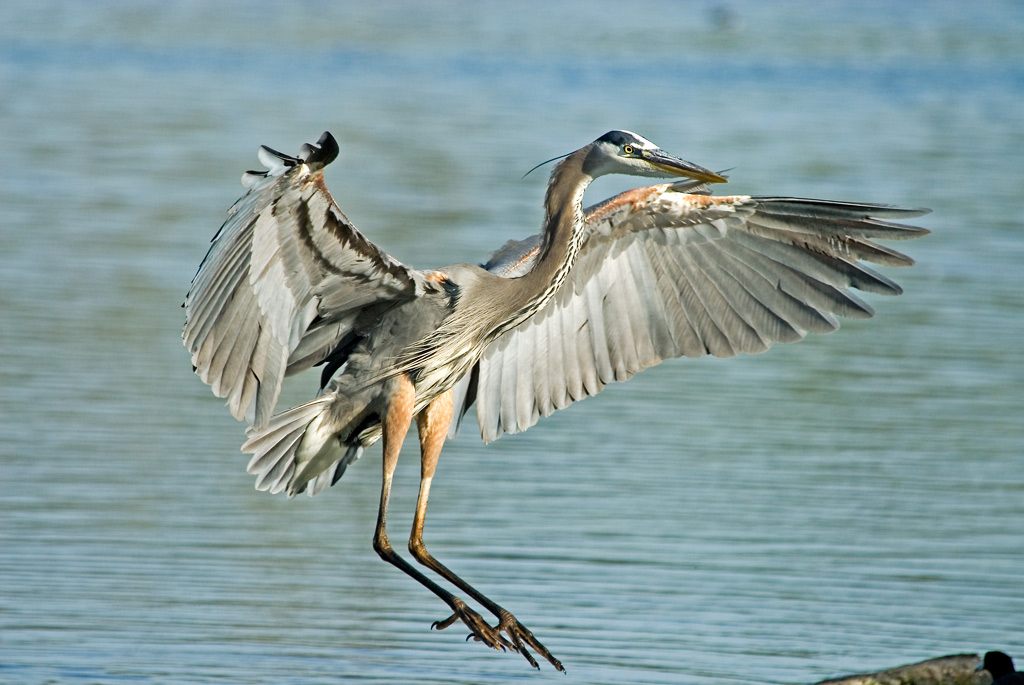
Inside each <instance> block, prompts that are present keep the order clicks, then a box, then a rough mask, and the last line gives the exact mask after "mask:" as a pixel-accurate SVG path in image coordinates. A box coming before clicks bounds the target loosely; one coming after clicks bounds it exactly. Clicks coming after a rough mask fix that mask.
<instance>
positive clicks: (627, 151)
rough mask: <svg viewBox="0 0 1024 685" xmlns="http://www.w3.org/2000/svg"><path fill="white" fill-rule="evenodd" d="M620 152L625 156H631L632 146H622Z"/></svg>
mask: <svg viewBox="0 0 1024 685" xmlns="http://www.w3.org/2000/svg"><path fill="white" fill-rule="evenodd" d="M622 151H623V152H625V153H626V154H627V155H631V154H633V146H632V145H623V146H622Z"/></svg>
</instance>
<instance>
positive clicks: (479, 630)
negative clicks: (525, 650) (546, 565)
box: [430, 599, 515, 652]
mask: <svg viewBox="0 0 1024 685" xmlns="http://www.w3.org/2000/svg"><path fill="white" fill-rule="evenodd" d="M452 609H453V610H454V613H453V614H452V615H451V616H449V617H448V618H446V619H444V620H442V621H434V622H433V623H432V624H431V625H430V627H431V628H436V629H437V630H444V629H445V628H447V627H449V626H450V625H452V624H453V623H455V621H456V620H461V621H462V622H463V623H464V624H466V626H467V627H468V628H469V630H470V631H471V632H470V634H469V636H468V637H467V638H466V639H467V640H469V638H473V639H474V640H476V641H477V642H483V643H484V644H485V645H487V646H488V647H490V648H491V649H500V650H501V651H503V652H504V651H505V650H506V649H512V650H514V649H515V646H514V645H513V644H512V643H511V642H509V641H508V640H506V639H505V638H504V637H503V636H502V634H501V633H500V632H499V631H498V630H497V629H496V628H492V627H491V626H490V625H489V624H488V623H487V621H485V620H484V619H483V617H481V616H480V614H478V613H476V612H475V611H473V610H472V609H470V608H469V607H468V606H466V603H465V602H463V601H462V600H460V599H455V603H454V606H453V607H452Z"/></svg>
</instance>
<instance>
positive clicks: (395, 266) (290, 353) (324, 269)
mask: <svg viewBox="0 0 1024 685" xmlns="http://www.w3.org/2000/svg"><path fill="white" fill-rule="evenodd" d="M337 154H338V144H337V142H336V141H335V140H334V138H333V137H332V136H331V135H330V134H329V133H324V135H323V136H321V138H320V140H319V141H318V144H317V145H310V144H307V145H304V146H303V148H302V152H301V153H300V154H299V156H298V157H290V156H288V155H284V154H282V153H280V152H276V151H274V150H271V149H270V148H267V147H262V148H260V151H259V158H260V161H261V162H262V163H263V164H264V165H266V166H267V167H268V168H269V170H268V171H258V172H257V171H250V172H248V173H246V174H245V175H244V176H243V177H242V183H243V185H245V186H246V187H247V188H248V189H249V190H248V192H247V193H246V194H245V195H244V196H243V197H242V198H241V199H239V200H238V202H236V203H235V204H234V206H233V207H232V208H231V209H230V210H229V212H228V218H227V220H226V221H225V222H224V225H223V226H222V227H221V229H220V230H219V231H218V232H217V234H216V235H215V236H214V238H213V244H212V245H211V247H210V250H209V252H208V253H207V255H206V258H205V259H204V260H203V263H202V265H201V266H200V267H199V271H198V273H196V276H195V278H194V279H193V281H192V288H191V290H190V291H189V293H188V297H187V298H186V300H185V305H184V306H185V315H186V321H185V329H184V333H183V338H184V341H185V347H187V348H188V350H189V352H190V353H191V354H192V364H193V366H195V369H196V373H197V374H199V377H200V378H202V380H203V381H204V382H205V383H207V384H209V385H210V387H211V389H212V390H213V392H214V394H215V395H217V396H218V397H226V398H227V402H228V406H229V407H230V409H231V413H232V414H233V415H234V416H235V417H236V418H238V419H242V418H246V419H247V420H248V421H249V422H250V423H251V424H253V425H255V426H257V427H258V426H263V425H265V424H266V423H267V421H268V420H269V418H270V416H271V414H272V413H273V410H274V405H275V404H276V403H277V398H278V395H279V393H280V390H281V383H282V380H283V379H284V377H285V376H286V375H288V374H292V373H297V372H299V371H302V370H304V369H307V368H309V367H311V366H313V365H314V364H317V363H320V362H322V361H324V360H325V359H327V358H328V357H329V356H330V355H331V353H332V351H334V350H337V349H339V347H342V348H343V347H344V345H345V342H346V339H347V338H348V337H351V336H352V335H354V334H353V324H354V322H355V320H356V318H357V316H358V315H359V313H360V312H361V311H362V310H363V309H364V308H366V307H368V306H370V305H375V304H379V303H381V302H383V301H396V302H397V301H402V300H403V299H407V298H413V297H415V296H416V294H417V292H418V291H419V290H420V289H421V285H422V275H421V274H420V273H419V272H417V271H414V270H413V269H410V268H408V267H406V266H405V265H403V264H401V263H400V262H398V261H396V260H395V259H393V258H391V257H390V256H388V255H387V254H386V253H385V252H383V251H382V250H380V249H379V248H378V247H377V246H376V245H374V244H373V243H371V242H370V241H369V240H367V239H366V238H365V237H364V236H363V235H362V234H361V233H360V232H359V231H358V230H356V228H355V226H353V225H352V223H351V222H350V221H349V220H348V218H346V217H345V215H344V214H343V213H342V212H341V210H340V209H339V208H338V206H337V205H336V204H335V202H334V199H333V198H332V197H331V195H330V193H329V192H328V191H327V188H326V187H325V185H324V179H323V168H324V167H325V166H327V165H328V164H330V163H331V162H332V161H333V160H334V159H335V157H337Z"/></svg>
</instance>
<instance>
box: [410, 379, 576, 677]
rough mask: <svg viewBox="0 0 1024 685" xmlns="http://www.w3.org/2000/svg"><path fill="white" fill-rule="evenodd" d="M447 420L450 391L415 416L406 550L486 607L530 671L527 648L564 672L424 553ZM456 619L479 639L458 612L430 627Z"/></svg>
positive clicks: (519, 627) (526, 634) (518, 626)
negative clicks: (414, 491) (416, 459)
mask: <svg viewBox="0 0 1024 685" xmlns="http://www.w3.org/2000/svg"><path fill="white" fill-rule="evenodd" d="M451 420H452V393H451V391H450V390H449V391H448V392H446V393H445V394H443V395H441V396H440V397H438V398H437V399H435V400H434V401H433V402H431V403H430V404H429V405H428V406H427V407H426V408H424V409H423V411H421V412H420V415H419V416H418V417H417V425H418V427H419V433H420V458H421V462H420V494H419V499H417V500H416V517H415V518H414V519H413V524H412V534H411V535H410V536H409V551H410V552H411V553H412V555H413V556H414V557H416V559H417V561H419V562H420V563H421V564H423V565H424V566H426V567H428V568H430V569H431V570H432V571H434V572H435V573H437V574H438V575H440V576H441V577H443V578H444V579H445V580H447V581H448V582H450V583H452V584H453V585H455V586H456V587H458V588H459V589H461V590H462V591H463V592H465V593H467V594H468V595H469V596H470V597H472V598H473V599H475V600H476V601H478V602H480V604H482V605H483V606H484V607H486V608H487V610H488V611H490V612H491V613H493V614H494V615H495V616H497V617H498V625H497V626H496V627H495V629H496V630H497V632H498V637H499V638H500V639H501V640H502V642H503V643H504V644H505V645H507V646H509V647H512V648H513V649H515V650H516V651H517V652H519V653H520V654H522V655H523V656H524V657H526V660H527V661H529V662H530V664H531V665H532V666H533V667H534V668H540V666H538V665H537V661H536V659H534V658H533V656H532V655H531V654H530V652H529V651H528V650H527V649H526V646H527V645H529V646H530V647H532V648H533V649H534V650H536V651H537V652H538V653H539V654H540V655H541V656H543V657H544V658H545V659H547V660H548V661H549V662H551V665H552V666H554V667H555V668H557V669H558V670H559V671H562V672H563V673H564V672H565V668H563V667H562V662H561V661H559V660H558V659H556V658H555V657H554V656H552V654H551V652H549V651H548V650H547V648H546V647H545V646H544V645H542V644H541V643H540V642H539V641H538V640H537V638H535V637H534V636H533V633H531V632H530V631H529V630H528V629H527V628H526V626H524V625H523V624H522V623H520V622H519V621H518V620H516V617H515V616H513V615H512V614H511V613H509V612H508V611H506V610H505V609H503V608H502V607H500V606H498V605H497V604H495V603H494V602H493V601H491V600H490V599H488V598H487V597H486V596H485V595H483V594H482V593H480V592H479V591H478V590H476V589H475V588H474V587H473V586H472V585H470V584H469V583H467V582H466V581H464V580H463V579H462V578H460V577H459V576H457V575H455V573H454V572H452V571H451V570H449V569H448V567H447V566H445V565H444V564H442V563H441V562H439V561H438V560H437V559H435V558H434V557H433V556H432V555H431V554H430V552H428V551H427V547H426V545H425V544H424V542H423V523H424V520H425V519H426V516H427V498H428V497H429V496H430V483H431V481H432V480H433V478H434V471H435V469H436V468H437V461H438V458H439V457H440V456H441V447H442V446H443V445H444V440H445V436H446V435H447V434H448V426H449V424H451ZM458 619H462V621H463V623H466V624H467V625H469V627H470V629H471V630H473V633H474V636H475V637H477V639H480V637H479V634H478V631H477V629H476V628H475V627H474V624H473V623H471V622H470V621H467V620H466V617H465V616H463V615H461V614H460V612H459V611H458V610H456V611H455V612H454V613H453V614H452V615H451V616H449V617H448V618H446V619H445V620H443V621H438V622H436V623H434V627H435V628H437V629H439V630H441V629H444V628H447V627H448V626H450V625H452V624H453V623H454V622H455V621H456V620H458ZM502 631H504V632H505V634H506V635H508V636H509V639H510V640H511V644H510V643H509V642H508V641H507V640H505V638H503V637H501V632H502Z"/></svg>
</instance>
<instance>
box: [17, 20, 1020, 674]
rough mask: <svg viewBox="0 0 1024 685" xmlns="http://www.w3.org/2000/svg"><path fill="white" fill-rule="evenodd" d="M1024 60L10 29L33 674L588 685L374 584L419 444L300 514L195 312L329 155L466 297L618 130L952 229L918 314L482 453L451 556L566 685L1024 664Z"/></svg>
mask: <svg viewBox="0 0 1024 685" xmlns="http://www.w3.org/2000/svg"><path fill="white" fill-rule="evenodd" d="M1022 35H1024V8H1022V6H1021V5H1020V4H1019V3H1014V2H1009V1H1007V2H991V3H976V4H974V5H971V6H970V8H965V7H964V6H963V5H962V3H953V2H937V1H936V2H922V3H915V4H910V3H907V4H905V5H900V6H899V7H890V6H889V4H888V3H881V2H878V3H873V2H869V3H843V2H838V1H835V2H832V1H828V2H814V3H811V2H806V3H800V2H787V3H763V4H762V3H755V2H742V1H736V2H729V3H717V4H716V3H696V2H694V3H681V2H680V3H654V2H638V3H628V4H627V3H617V2H616V3H612V2H606V3H599V2H598V3H595V2H586V3H584V2H572V3H560V4H554V3H546V2H543V3H542V2H537V3H530V4H522V3H516V4H511V3H509V4H504V3H496V2H483V3H458V2H451V3H442V4H439V5H427V4H425V3H424V4H419V3H393V4H388V3H384V4H374V5H372V7H371V5H369V4H367V5H366V6H365V7H364V6H362V5H360V6H358V7H353V6H349V3H326V2H324V3H318V2H306V3H275V2H256V3H216V4H214V3H201V2H197V1H196V2H176V3H156V2H138V1H135V0H132V1H131V2H129V1H128V0H124V1H122V2H118V1H114V0H109V1H100V2H94V3H88V4H72V3H58V2H53V3H46V2H33V3H4V4H3V5H2V6H0V93H2V96H0V151H2V155H3V156H2V160H3V163H4V173H3V182H2V183H0V212H2V213H0V240H2V245H3V250H2V255H3V256H2V258H0V464H2V474H0V476H2V477H0V516H2V518H0V550H2V551H0V681H4V682H12V683H22V682H24V683H41V682H82V683H110V682H121V681H128V682H136V681H139V682H159V683H167V682H214V681H217V682H250V683H282V682H295V683H299V682H301V683H313V682H328V681H334V680H337V679H338V678H339V677H343V678H347V679H353V680H363V681H368V682H382V683H383V682H444V683H451V682H465V683H477V682H505V681H522V680H525V679H528V678H547V679H550V678H554V677H556V676H555V675H554V674H553V672H552V671H551V670H550V669H549V668H547V666H546V665H545V666H544V669H545V670H544V673H543V674H541V675H537V674H533V673H531V671H530V669H529V668H528V667H527V665H526V664H525V662H523V661H522V660H521V659H520V658H519V657H518V656H515V655H504V656H503V655H499V654H494V653H491V652H490V651H488V650H486V649H484V648H483V647H481V646H479V645H474V644H465V643H464V642H463V639H462V638H463V632H462V631H461V630H459V629H452V630H449V631H447V632H436V631H435V632H432V631H430V630H428V627H429V625H430V622H431V621H433V620H435V619H439V618H441V617H442V616H443V615H444V613H445V612H444V611H443V609H445V607H444V606H443V605H442V604H441V603H440V602H438V601H436V600H435V599H434V598H433V597H432V596H431V595H430V594H429V593H427V592H426V591H424V590H423V589H422V588H420V587H419V586H418V585H416V584H415V583H413V582H412V581H410V580H408V579H407V578H405V577H404V576H402V575H401V574H400V573H399V572H398V571H396V570H394V569H391V568H390V567H387V566H386V565H384V564H383V563H381V562H380V561H379V560H377V558H376V556H375V555H374V553H373V552H372V550H371V549H370V536H371V533H372V528H373V522H374V516H375V510H376V499H377V491H378V487H379V485H378V482H379V468H380V467H379V455H378V452H377V451H376V450H375V451H371V453H370V454H369V455H367V457H366V458H364V460H363V462H361V463H360V464H358V465H357V466H356V467H354V468H352V469H350V471H349V472H348V473H347V474H346V476H345V478H344V480H343V481H342V482H341V483H339V485H338V486H336V487H335V488H334V489H333V490H331V491H330V492H328V493H325V494H324V495H323V496H320V497H317V498H315V499H309V498H304V497H303V498H297V499H295V500H292V501H288V500H286V499H284V498H280V497H271V496H268V495H266V494H264V493H257V492H255V491H254V490H253V488H252V478H251V477H250V476H248V475H247V474H246V473H245V468H244V466H245V460H246V458H245V457H244V456H243V455H241V454H240V453H239V452H238V445H239V444H240V441H241V439H242V437H243V435H242V431H241V428H240V427H239V426H238V425H237V424H236V423H235V422H234V421H233V420H232V419H231V418H230V417H229V415H228V413H227V411H226V410H225V409H224V408H223V407H222V406H221V403H220V401H218V400H216V399H214V398H213V397H212V396H210V394H209V392H208V391H207V389H206V388H205V387H204V386H203V385H202V384H201V383H200V382H199V381H198V380H197V379H196V378H195V377H194V376H193V375H192V373H191V369H190V366H189V363H188V357H187V355H186V353H185V351H184V349H183V348H182V347H181V344H180V328H181V323H182V311H181V309H180V307H179V305H180V303H181V301H182V299H183V297H184V294H185V291H186V290H187V288H188V283H189V280H190V278H191V276H192V274H193V273H194V270H195V268H196V266H197V265H198V263H199V260H200V259H201V258H202V256H203V254H204V253H205V250H206V244H207V241H208V240H209V238H210V237H211V236H212V235H213V233H214V231H215V230H216V228H217V226H218V225H219V224H220V222H221V220H222V217H223V216H224V211H225V210H226V209H227V207H228V206H229V205H230V204H231V202H232V201H233V200H234V199H235V198H236V197H237V196H238V195H239V194H240V193H241V190H242V189H241V186H240V185H239V183H238V177H239V176H240V174H241V172H242V171H244V170H245V169H246V168H251V167H254V166H257V161H256V159H255V154H254V153H255V149H256V146H257V145H259V144H261V143H265V144H269V145H271V146H273V147H276V148H279V149H283V150H286V151H295V150H297V149H298V146H299V145H300V144H301V143H302V142H305V141H307V140H315V139H316V137H317V136H318V135H319V134H320V132H321V131H322V130H324V129H330V130H331V131H332V132H334V133H335V135H336V136H337V137H338V138H339V140H341V142H342V145H343V151H342V157H341V158H340V159H339V161H338V162H337V163H336V164H335V165H334V166H332V167H331V168H330V169H329V170H328V174H327V175H328V183H329V185H330V186H331V188H332V190H333V191H334V194H335V196H336V198H337V200H338V201H339V203H340V204H341V205H342V207H343V208H344V209H345V210H346V212H347V213H348V214H349V216H350V217H351V218H352V219H353V220H354V221H355V222H356V224H357V225H359V226H360V227H361V228H362V229H363V230H364V231H365V232H366V233H368V234H369V235H370V236H371V237H372V238H373V239H374V240H376V241H377V242H378V243H379V244H380V245H382V246H384V247H385V248H386V249H388V250H389V251H390V252H391V253H392V254H394V255H395V256H397V257H398V258H400V259H403V260H405V261H409V262H411V263H413V264H414V265H416V266H423V267H428V266H433V265H440V264H444V263H448V262H451V261H456V260H467V261H480V260H482V259H483V258H484V257H485V256H486V254H487V253H488V252H489V251H490V250H491V249H493V248H495V247H497V246H498V245H499V244H501V243H502V242H503V241H504V240H505V239H506V238H507V237H511V236H524V235H527V234H530V233H533V232H535V230H536V227H537V226H538V224H539V222H540V202H541V198H542V194H543V184H544V177H543V174H539V175H538V174H534V175H531V176H530V177H528V178H527V179H526V180H520V176H521V175H522V173H523V172H524V171H525V170H526V169H529V168H530V167H531V166H533V165H534V164H535V163H536V162H538V161H540V160H543V159H547V158H549V157H551V156H553V155H555V154H560V153H562V152H565V151H568V150H571V149H574V148H575V147H578V146H580V145H582V144H584V143H586V142H587V141H589V140H591V139H593V138H594V137H596V136H597V135H600V134H601V133H603V132H604V131H606V130H608V129H610V128H616V127H622V128H629V129H632V130H636V131H638V132H640V133H642V134H644V135H647V136H649V137H651V138H652V139H654V140H656V141H657V142H659V143H660V144H661V145H663V146H664V147H665V148H666V149H668V150H670V151H673V152H677V153H679V154H680V155H682V156H683V157H685V158H687V159H691V160H693V161H695V162H697V163H698V164H702V165H704V166H708V167H711V168H719V169H720V168H733V167H734V169H733V170H732V171H731V172H730V176H731V178H732V180H733V183H732V184H731V185H733V186H735V188H736V192H749V193H755V194H791V195H801V196H810V197H831V198H837V199H838V198H842V199H851V200H867V201H877V202H891V203H901V204H911V205H924V206H929V207H932V208H933V209H934V210H935V213H934V214H932V215H930V216H928V217H926V218H924V219H922V220H920V223H921V224H922V225H926V226H927V227H929V228H931V229H932V230H933V231H934V234H933V235H932V236H930V237H928V238H927V239H924V240H920V241H916V242H914V243H908V244H906V245H902V246H901V248H905V249H906V250H907V251H908V252H909V253H911V254H912V255H913V256H914V257H915V258H917V259H918V261H919V264H918V266H916V267H915V268H913V269H911V270H905V271H899V272H896V273H893V271H892V270H890V271H889V272H888V274H889V275H890V276H893V277H895V278H897V279H898V280H899V281H900V282H901V283H902V284H903V285H904V286H905V288H906V294H905V295H904V296H902V297H900V298H896V299H884V298H873V299H872V300H871V301H872V304H874V305H875V306H876V308H877V309H878V315H877V317H876V318H875V319H874V320H871V321H866V322H860V321H858V322H847V323H846V324H845V325H844V327H843V329H842V330H841V331H840V332H839V333H837V334H834V335H830V336H826V337H819V338H815V339H808V340H806V341H804V342H801V343H799V344H797V345H792V346H785V347H779V348H776V349H773V350H772V351H770V352H769V353H767V354H764V355H759V356H756V357H749V358H743V359H732V360H727V361H714V360H703V361H696V362H694V361H683V362H675V363H666V364H664V365H662V366H660V367H658V368H657V369H655V370H652V371H648V372H647V373H645V374H642V375H641V376H639V377H638V378H636V379H634V380H633V381H631V382H630V383H628V384H625V385H622V386H621V387H614V388H611V389H609V390H608V391H607V392H605V393H603V394H602V395H601V396H600V397H599V398H597V399H593V400H590V401H588V402H584V403H582V404H580V405H577V406H574V407H573V408H572V409H571V410H568V411H565V412H560V413H559V414H558V415H556V416H553V417H551V418H549V419H546V420H544V421H543V422H541V424H540V425H538V426H537V427H535V428H534V429H533V430H531V431H529V432H528V433H526V434H524V435H521V436H514V437H509V438H505V439H503V440H501V441H499V442H497V443H495V444H493V445H489V446H486V447H485V446H483V445H482V444H481V443H480V442H479V441H478V440H476V439H475V438H474V436H473V432H474V430H475V429H474V428H473V427H472V426H471V427H470V428H469V430H467V431H466V432H465V433H464V435H463V436H462V437H461V438H460V439H458V440H456V441H455V442H453V443H451V444H450V445H449V446H448V447H447V448H446V451H445V455H444V457H443V459H442V462H441V467H440V471H439V474H438V478H437V482H436V483H435V486H434V491H433V496H432V498H431V511H430V517H429V520H428V526H427V539H428V542H429V543H430V545H431V549H432V550H433V551H434V553H435V554H436V555H437V556H438V557H439V558H441V559H443V560H445V561H447V562H448V563H449V564H450V565H451V566H452V567H453V568H454V569H456V570H457V571H458V572H460V573H461V574H463V575H464V576H465V577H466V578H468V579H470V580H471V581H473V582H475V583H476V584H477V585H478V587H480V588H481V589H482V590H483V591H484V592H487V593H488V594H491V595H492V596H494V597H495V598H497V599H498V600H499V601H501V602H502V603H503V604H505V605H506V606H507V607H509V608H510V609H511V610H512V611H514V612H515V613H516V614H517V615H518V616H519V618H520V619H521V620H522V621H523V622H524V623H525V624H527V625H528V626H529V627H530V628H532V629H533V630H534V632H535V633H536V634H537V635H538V637H540V639H541V640H542V641H544V642H545V643H546V644H547V646H548V647H550V648H551V650H552V651H553V652H554V653H555V654H556V655H558V656H559V657H560V658H561V659H562V660H563V662H564V663H565V664H566V667H567V669H568V676H566V677H562V676H560V675H558V676H557V678H558V679H559V680H558V682H579V683H677V682H692V683H729V682H737V683H794V682H796V683H799V682H811V681H814V680H818V679H821V678H825V677H827V676H832V675H837V674H842V673H848V672H854V671H863V670H868V669H874V668H882V667H886V666H892V665H896V664H899V663H904V662H908V661H916V660H919V659H924V658H929V657H933V656H938V655H941V654H946V653H952V652H961V651H978V652H980V651H985V650H986V649H990V648H1001V649H1004V650H1006V651H1008V652H1010V653H1014V654H1016V655H1017V656H1018V657H1024V632H1022V626H1024V545H1022V544H1021V543H1022V533H1024V455H1022V452H1024V422H1022V416H1024V343H1022V342H1021V341H1022V340H1024V307H1022V305H1021V292H1022V290H1024V269H1022V268H1021V264H1022V263H1024V234H1022V225H1021V224H1022V222H1021V219H1020V198H1021V196H1022V194H1024V172H1022V171H1021V159H1024V126H1022V121H1024V120H1022V117H1021V112H1022V111H1024V66H1022V65H1024V41H1021V39H1020V38H1021V36H1022ZM624 183H626V181H623V180H621V179H620V180H616V181H602V182H601V183H599V184H596V185H595V187H594V188H593V189H592V190H591V192H590V194H589V195H588V199H589V200H590V201H596V200H598V199H601V197H602V194H605V195H606V194H608V193H611V192H614V191H615V190H618V189H619V188H621V187H625V186H624V185H623V184H624ZM299 385H300V386H301V387H298V388H296V389H295V390H294V392H293V394H292V395H291V398H292V399H295V400H298V399H301V398H304V397H306V396H308V395H309V393H310V392H311V391H312V390H311V389H312V387H313V386H314V385H315V379H312V378H310V379H305V380H304V381H299ZM417 476H418V468H417V465H416V459H415V457H414V456H413V455H412V454H407V455H406V457H405V459H404V463H403V464H402V465H401V466H400V468H399V473H398V480H397V483H396V499H395V502H394V504H393V507H394V508H393V514H392V527H393V531H392V537H393V538H394V539H395V540H396V541H397V540H400V539H401V537H402V534H403V532H404V528H405V526H406V525H407V521H409V520H410V519H411V510H412V503H413V499H414V495H415V487H416V478H417Z"/></svg>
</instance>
